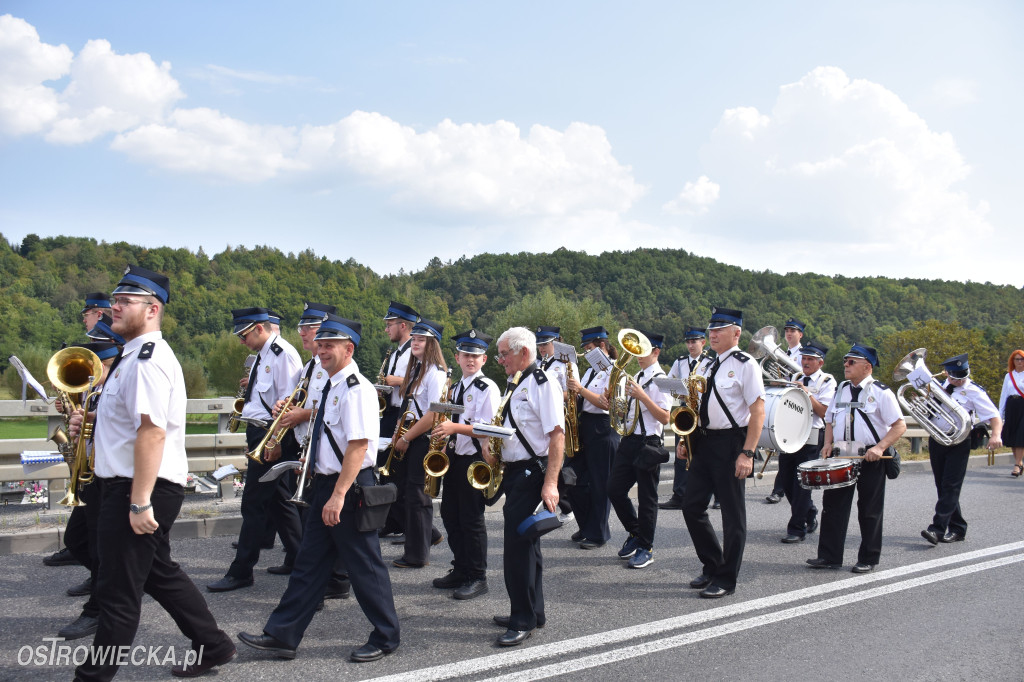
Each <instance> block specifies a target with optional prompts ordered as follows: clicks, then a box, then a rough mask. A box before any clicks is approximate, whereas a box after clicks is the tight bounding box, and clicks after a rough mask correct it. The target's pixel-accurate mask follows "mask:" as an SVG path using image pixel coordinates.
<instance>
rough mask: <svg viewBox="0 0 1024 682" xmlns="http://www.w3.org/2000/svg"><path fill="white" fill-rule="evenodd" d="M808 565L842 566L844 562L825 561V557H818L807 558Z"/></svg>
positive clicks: (817, 566) (820, 566) (815, 566)
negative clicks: (831, 562) (832, 562)
mask: <svg viewBox="0 0 1024 682" xmlns="http://www.w3.org/2000/svg"><path fill="white" fill-rule="evenodd" d="M807 565H808V566H810V567H811V568H841V567H842V564H830V563H829V562H827V561H825V560H824V559H818V558H814V559H808V560H807Z"/></svg>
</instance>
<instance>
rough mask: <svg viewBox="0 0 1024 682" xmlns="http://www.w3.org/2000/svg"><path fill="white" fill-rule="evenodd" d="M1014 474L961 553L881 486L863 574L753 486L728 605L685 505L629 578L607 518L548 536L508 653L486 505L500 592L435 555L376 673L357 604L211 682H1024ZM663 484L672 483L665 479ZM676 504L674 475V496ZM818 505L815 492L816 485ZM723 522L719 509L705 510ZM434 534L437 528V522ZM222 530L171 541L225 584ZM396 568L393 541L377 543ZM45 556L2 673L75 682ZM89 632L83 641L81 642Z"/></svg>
mask: <svg viewBox="0 0 1024 682" xmlns="http://www.w3.org/2000/svg"><path fill="white" fill-rule="evenodd" d="M1007 472H1008V467H1005V466H999V467H995V468H991V469H989V468H978V469H971V470H969V471H968V475H967V480H966V483H965V485H964V491H963V495H962V498H961V500H962V504H963V509H964V514H965V516H966V517H967V518H968V521H969V522H970V524H971V525H970V530H969V532H968V539H967V541H966V542H963V543H958V544H953V545H939V546H938V547H932V546H931V545H929V544H928V543H926V542H925V541H924V540H923V539H922V538H921V537H920V535H919V534H920V531H921V529H923V528H925V527H926V526H927V525H928V522H929V520H930V518H931V512H932V506H933V505H934V501H935V498H934V496H935V490H934V485H933V483H932V479H931V474H930V473H928V472H925V471H916V472H915V471H905V472H904V473H903V475H901V476H900V478H899V479H898V480H896V481H890V482H889V485H888V489H887V493H888V495H887V500H886V517H885V545H884V547H883V553H882V563H881V564H880V565H879V567H878V569H876V571H875V572H874V573H872V574H868V575H865V576H856V575H854V574H852V573H850V572H849V570H848V567H849V566H850V565H852V564H853V563H854V562H855V560H856V546H857V543H858V542H859V540H860V537H859V533H858V530H857V527H856V522H855V521H854V522H853V523H852V524H851V529H850V534H849V536H848V539H847V554H846V566H845V567H844V568H843V569H842V570H838V571H814V570H809V569H808V568H807V567H806V566H805V564H804V560H805V559H807V558H809V557H811V556H814V554H815V543H816V537H817V536H816V535H815V536H812V539H810V540H808V541H807V542H806V543H801V544H797V545H783V544H781V543H780V542H779V538H780V537H781V536H782V535H784V534H785V533H784V529H785V523H786V518H787V516H788V509H787V506H786V505H785V504H780V505H767V504H764V496H765V495H766V494H767V493H768V492H769V490H770V484H767V482H766V481H764V482H756V484H755V482H754V481H748V485H747V513H748V525H749V533H748V539H747V547H746V554H745V559H744V564H743V569H742V571H741V574H740V583H739V585H738V588H737V590H736V593H735V594H734V595H732V596H730V597H726V598H724V599H722V600H718V601H706V600H701V599H699V598H698V597H697V593H696V591H695V590H690V589H689V588H688V587H687V585H686V583H687V582H688V581H689V579H690V578H692V577H693V576H695V575H696V574H698V573H699V572H700V565H699V563H698V562H697V560H696V557H695V555H694V553H693V549H692V546H691V544H690V542H689V536H688V535H687V533H686V529H685V526H684V524H683V519H682V514H681V513H679V512H664V511H663V512H661V515H660V516H659V523H658V534H657V538H656V547H655V561H654V563H653V564H652V565H651V566H649V567H647V568H645V569H642V570H630V569H627V568H625V562H622V561H620V560H619V559H617V558H616V557H615V551H616V550H617V549H618V546H619V545H620V544H621V542H622V540H623V537H624V536H623V533H622V531H621V528H620V527H619V526H618V523H617V522H616V521H614V514H613V539H612V542H611V543H609V544H608V545H606V546H605V547H604V548H602V549H599V550H595V551H583V550H579V549H577V548H576V547H575V545H574V544H573V543H571V542H570V541H569V535H570V534H571V533H572V532H573V531H574V530H575V525H574V524H569V527H567V528H565V529H562V530H559V531H556V532H555V533H552V534H550V535H548V536H547V537H546V538H545V539H544V541H543V548H544V549H543V551H544V558H545V566H544V568H545V581H544V584H545V590H544V591H545V597H546V600H547V616H548V623H547V626H546V627H545V628H544V629H543V630H537V631H535V633H534V636H533V637H531V638H530V639H529V640H527V642H526V643H525V644H524V645H522V646H520V647H517V648H515V649H513V650H504V649H499V648H498V647H496V646H495V645H494V639H495V638H496V637H497V636H498V635H499V634H501V630H500V629H499V628H498V627H497V626H494V625H493V624H492V623H491V617H492V616H493V615H495V614H506V613H507V612H508V604H507V596H506V594H505V590H504V586H503V583H502V578H501V551H502V548H501V533H500V513H489V514H488V515H487V516H488V529H489V531H490V539H491V546H490V551H489V561H490V565H491V567H492V568H491V573H490V593H489V594H487V595H485V596H482V597H480V598H478V599H475V600H471V601H468V602H456V601H454V600H452V599H450V598H448V597H449V595H448V593H447V592H445V591H442V590H437V589H434V588H433V587H431V586H430V580H431V579H432V578H435V577H438V576H440V575H442V574H443V573H444V572H445V571H446V569H447V566H448V561H449V560H450V558H451V554H450V551H449V550H448V546H447V543H444V544H442V545H440V546H438V547H435V548H434V551H433V556H432V562H431V565H430V566H429V567H427V568H424V569H421V570H401V569H395V568H393V569H391V576H392V581H393V582H394V591H395V598H396V602H397V607H398V613H399V616H400V617H401V622H402V646H401V648H400V649H399V650H398V651H397V652H395V653H394V654H392V655H390V656H388V657H386V658H385V659H384V660H382V661H380V662H376V663H370V664H355V663H351V662H349V661H348V653H349V651H350V650H351V649H353V648H355V647H357V646H359V645H361V644H362V643H364V642H365V640H366V636H367V634H368V632H369V625H368V623H367V622H366V620H365V618H364V617H363V615H362V613H361V612H360V611H359V608H358V605H357V604H356V603H355V601H354V600H348V601H342V602H329V604H328V607H327V609H326V610H325V611H324V612H323V613H321V614H319V615H317V616H316V617H315V618H314V620H313V623H312V624H311V626H310V628H309V630H308V631H307V633H306V638H305V640H304V641H303V642H302V645H301V646H300V648H299V653H298V658H297V659H296V660H294V661H282V660H277V659H274V658H270V657H268V656H266V655H265V654H262V653H260V652H257V651H253V650H251V649H248V648H247V647H245V646H244V645H241V644H239V652H238V656H237V657H236V659H235V660H234V661H233V662H232V663H230V664H228V665H225V666H223V667H222V668H221V669H220V670H219V672H218V673H216V674H215V675H213V674H211V675H210V676H209V678H211V679H219V680H279V679H287V680H319V679H328V678H329V679H334V680H356V679H373V678H386V679H394V680H399V679H404V680H417V681H419V680H426V679H524V680H525V679H543V678H549V677H557V678H560V679H572V680H606V679H663V680H686V679H695V680H703V679H713V678H714V679H728V680H732V679H758V680H760V679H765V678H783V679H789V680H805V679H806V680H810V679H823V678H825V679H829V678H836V679H844V680H845V679H851V680H878V679H901V680H937V679H941V680H957V679H963V680H1021V679H1024V611H1022V605H1024V598H1022V592H1024V580H1021V578H1020V575H1021V573H1022V569H1024V531H1022V529H1021V528H1022V521H1021V519H1022V514H1021V507H1022V504H1024V479H1013V478H1010V477H1009V476H1008V475H1007ZM663 478H667V475H665V476H663ZM662 491H663V493H665V494H666V495H667V491H668V481H667V480H666V481H664V482H663V484H662ZM815 498H816V502H817V503H818V504H819V506H820V494H819V493H815ZM711 513H712V518H713V520H714V521H715V523H716V524H717V523H718V519H717V512H711ZM438 523H439V521H438ZM231 539H232V538H230V537H219V538H212V539H199V540H197V539H192V540H179V541H175V542H174V543H173V554H174V556H175V557H176V559H177V560H178V561H179V562H180V563H181V564H182V565H183V566H184V568H185V570H186V571H187V572H188V573H189V575H190V576H191V577H192V578H193V580H195V582H196V583H197V584H199V585H200V586H202V585H204V584H206V583H208V582H212V581H214V580H216V579H218V578H219V577H221V575H222V574H223V572H224V570H225V568H226V567H227V565H228V563H229V562H230V559H231V556H232V550H231V547H230V541H231ZM383 549H384V555H385V558H386V559H388V560H391V559H394V558H397V557H399V556H401V548H400V547H397V546H393V545H391V544H385V545H384V546H383ZM281 556H282V555H281V553H280V551H279V550H273V551H269V552H265V553H264V556H263V557H262V559H261V562H260V565H259V566H258V568H257V578H256V585H255V586H254V587H253V588H249V589H244V590H239V591H236V592H233V593H226V594H209V593H208V594H207V600H208V602H209V604H210V607H211V610H212V611H213V613H214V614H215V615H216V617H217V618H218V620H219V622H220V625H221V627H222V628H224V629H225V630H226V631H227V632H228V633H229V634H231V635H234V634H236V633H237V632H238V631H240V630H247V631H250V632H259V631H260V630H261V627H262V625H263V623H264V622H265V621H266V618H267V616H268V615H269V613H270V611H271V610H272V609H273V607H274V606H275V605H276V603H277V600H278V598H279V597H280V595H281V593H282V592H283V590H284V587H285V584H286V581H287V577H279V576H271V575H268V574H267V573H266V572H265V571H264V570H263V569H265V568H266V566H270V565H273V564H276V563H279V562H280V560H281ZM40 559H41V557H39V556H34V555H12V556H3V557H0V599H2V601H0V605H2V606H0V608H2V609H3V623H4V627H3V629H2V632H0V666H2V667H0V678H2V679H17V680H51V679H70V677H71V671H70V669H69V668H67V667H60V666H50V665H35V664H32V663H30V664H29V665H19V662H18V655H19V651H22V650H23V647H25V646H32V647H38V646H40V645H43V644H46V643H45V642H44V641H43V638H44V637H52V636H54V634H55V633H56V631H57V630H58V629H59V628H60V627H61V626H63V625H64V624H66V623H67V622H69V621H71V620H73V619H74V618H75V617H77V615H78V608H79V606H80V604H81V600H80V599H72V598H69V597H66V596H64V589H65V588H67V587H68V586H69V585H71V584H74V583H77V582H79V581H80V580H81V579H83V578H84V576H85V571H84V569H82V568H81V567H62V568H47V567H44V566H43V565H42V564H41V561H40ZM88 642H89V640H87V639H86V640H79V641H76V642H71V643H69V644H71V645H78V644H87V643H88ZM135 643H136V644H137V645H153V646H164V647H168V646H171V645H173V646H176V647H177V649H178V650H179V651H181V650H183V649H184V648H185V647H186V646H187V642H186V641H185V639H184V637H183V636H182V635H181V634H180V633H178V632H177V630H176V629H175V627H174V624H173V623H172V621H171V620H170V618H169V617H168V616H167V615H166V614H165V613H164V612H163V610H162V609H161V608H160V607H159V605H157V604H156V603H155V602H153V601H152V600H151V599H149V598H148V597H147V598H146V601H145V603H144V605H143V622H142V625H141V627H140V629H139V633H138V636H137V637H136V642H135ZM167 667H168V666H166V665H142V666H129V667H127V668H125V669H124V670H123V671H122V673H121V674H120V675H119V676H118V679H170V675H169V673H168V671H167Z"/></svg>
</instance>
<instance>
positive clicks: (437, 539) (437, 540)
mask: <svg viewBox="0 0 1024 682" xmlns="http://www.w3.org/2000/svg"><path fill="white" fill-rule="evenodd" d="M442 542H444V536H443V535H441V534H440V533H438V534H437V535H434V536H433V537H431V538H430V546H431V547H437V546H438V545H440V544H441V543H442Z"/></svg>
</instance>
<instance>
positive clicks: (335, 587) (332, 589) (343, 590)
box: [324, 578, 352, 599]
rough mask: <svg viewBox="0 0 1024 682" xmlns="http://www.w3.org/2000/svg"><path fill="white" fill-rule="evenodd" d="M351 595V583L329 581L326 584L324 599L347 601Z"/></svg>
mask: <svg viewBox="0 0 1024 682" xmlns="http://www.w3.org/2000/svg"><path fill="white" fill-rule="evenodd" d="M351 593H352V583H350V582H349V581H348V580H336V579H333V578H332V579H331V581H330V582H329V583H327V590H326V591H325V592H324V599H348V597H349V595H350V594H351Z"/></svg>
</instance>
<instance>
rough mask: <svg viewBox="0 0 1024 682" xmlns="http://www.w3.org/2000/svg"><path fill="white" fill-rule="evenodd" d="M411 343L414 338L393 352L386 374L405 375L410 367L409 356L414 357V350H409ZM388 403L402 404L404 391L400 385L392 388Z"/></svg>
mask: <svg viewBox="0 0 1024 682" xmlns="http://www.w3.org/2000/svg"><path fill="white" fill-rule="evenodd" d="M411 345H412V339H409V340H408V341H406V342H405V343H403V344H402V345H401V346H399V347H398V349H397V350H395V352H394V353H392V354H391V357H390V358H388V368H387V370H385V372H384V374H385V375H386V376H396V377H404V376H405V372H406V370H407V369H408V368H409V358H411V357H412V352H411V351H410V350H409V346H411ZM388 404H389V405H391V406H392V407H401V406H402V392H401V391H400V390H399V387H398V386H395V387H394V388H393V389H392V391H391V395H390V396H389V397H388Z"/></svg>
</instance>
